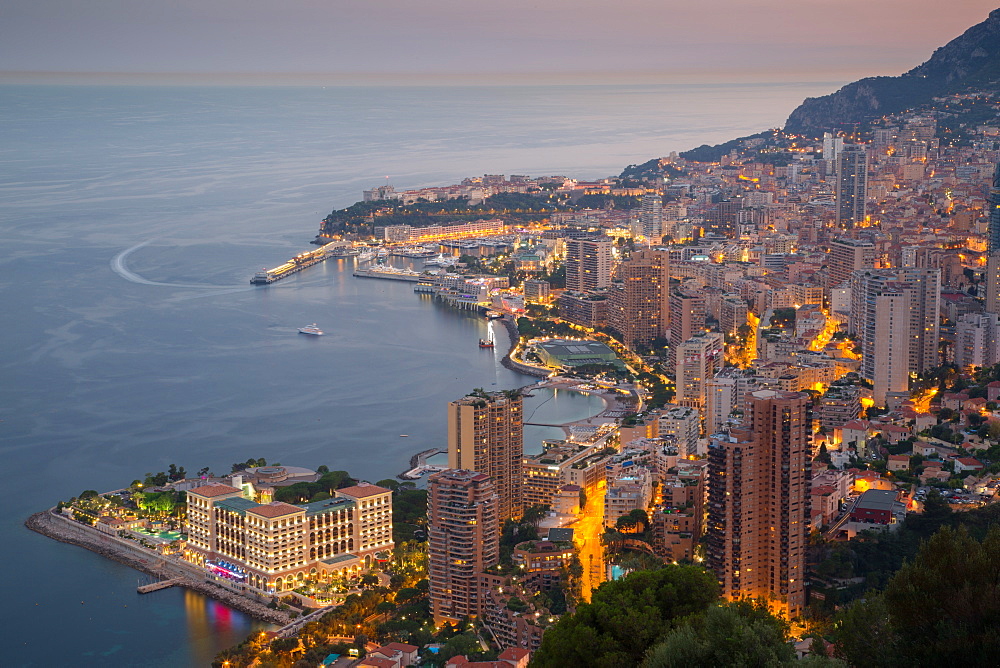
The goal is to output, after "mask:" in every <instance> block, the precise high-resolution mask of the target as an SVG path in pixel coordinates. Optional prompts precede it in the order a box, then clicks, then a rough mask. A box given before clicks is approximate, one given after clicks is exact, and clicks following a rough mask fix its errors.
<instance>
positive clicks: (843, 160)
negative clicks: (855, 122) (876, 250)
mask: <svg viewBox="0 0 1000 668" xmlns="http://www.w3.org/2000/svg"><path fill="white" fill-rule="evenodd" d="M836 164H837V174H836V180H837V183H836V186H837V190H836V192H837V220H836V223H837V227H840V228H852V227H854V226H856V225H857V224H858V223H860V222H861V221H863V220H864V219H865V200H866V199H867V198H868V154H867V153H866V152H865V147H864V146H862V145H859V144H849V145H847V146H845V147H844V148H843V150H841V151H839V152H838V154H837V160H836Z"/></svg>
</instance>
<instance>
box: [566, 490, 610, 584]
mask: <svg viewBox="0 0 1000 668" xmlns="http://www.w3.org/2000/svg"><path fill="white" fill-rule="evenodd" d="M604 494H605V487H604V484H603V483H601V485H600V486H599V488H598V489H597V490H596V491H594V492H592V493H590V494H588V495H587V506H586V508H584V510H583V512H582V514H581V515H580V518H579V519H578V520H577V521H576V522H574V523H573V529H574V533H573V542H574V543H575V544H576V549H577V552H579V554H580V563H581V564H583V583H582V585H583V586H582V588H581V589H582V595H583V600H585V601H588V602H589V601H590V596H591V592H593V590H594V589H597V587H598V586H600V584H601V583H602V582H604V580H605V577H604V574H605V568H604V547H603V546H602V545H601V534H602V533H604Z"/></svg>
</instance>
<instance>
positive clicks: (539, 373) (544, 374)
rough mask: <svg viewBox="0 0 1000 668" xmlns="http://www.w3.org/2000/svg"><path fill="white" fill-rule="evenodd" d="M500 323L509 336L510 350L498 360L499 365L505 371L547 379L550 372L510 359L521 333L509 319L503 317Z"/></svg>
mask: <svg viewBox="0 0 1000 668" xmlns="http://www.w3.org/2000/svg"><path fill="white" fill-rule="evenodd" d="M500 322H502V323H503V326H504V327H506V328H507V333H508V334H510V348H509V349H508V350H507V354H506V355H504V356H503V359H501V360H500V364H502V365H503V367H504V368H506V369H510V370H511V371H517V372H518V373H523V374H525V375H528V376H535V377H537V378H548V376H549V375H550V374H551V373H552V371H551V370H549V369H541V368H539V367H534V366H529V365H527V364H522V363H520V362H516V361H514V360H513V359H511V356H510V355H511V353H513V352H514V348H516V347H517V342H518V341H520V340H521V332H520V331H518V329H517V323H515V322H513V321H512V320H510V318H507V317H504V318H503V319H502V320H500Z"/></svg>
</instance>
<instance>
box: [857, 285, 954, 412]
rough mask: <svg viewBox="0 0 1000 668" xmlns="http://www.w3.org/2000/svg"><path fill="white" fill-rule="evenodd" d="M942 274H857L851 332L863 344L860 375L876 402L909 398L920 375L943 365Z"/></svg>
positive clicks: (882, 403)
mask: <svg viewBox="0 0 1000 668" xmlns="http://www.w3.org/2000/svg"><path fill="white" fill-rule="evenodd" d="M940 300H941V270H940V269H926V268H917V267H900V268H898V269H877V270H870V271H859V272H855V273H854V275H853V277H852V279H851V318H850V322H849V326H850V330H851V331H852V333H855V334H858V335H859V337H860V339H861V353H862V360H861V375H862V376H863V377H864V378H865V379H866V380H868V381H869V382H871V383H872V385H873V386H874V389H873V390H872V395H873V398H874V400H875V403H876V404H877V405H879V406H883V405H885V403H886V400H887V398H889V396H890V395H896V394H901V393H906V392H907V391H908V390H909V381H910V378H911V377H912V376H914V375H915V374H919V373H922V372H924V371H926V370H928V369H932V368H934V367H936V366H938V364H939V359H940V356H939V352H938V343H939V323H938V320H939V316H940Z"/></svg>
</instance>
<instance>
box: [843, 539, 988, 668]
mask: <svg viewBox="0 0 1000 668" xmlns="http://www.w3.org/2000/svg"><path fill="white" fill-rule="evenodd" d="M998 624H1000V527H997V526H993V527H992V528H990V530H989V532H988V533H987V534H986V537H985V539H984V540H983V541H982V542H980V541H977V540H976V539H975V538H973V537H972V536H970V535H969V533H968V532H967V531H966V529H965V527H960V528H959V529H957V530H956V529H952V528H951V527H947V526H945V527H943V528H942V529H941V530H940V531H938V532H937V533H936V534H934V536H932V537H931V539H930V540H929V541H927V542H926V543H925V544H924V545H922V546H921V548H920V551H919V552H918V553H917V557H916V558H915V559H914V560H913V561H911V562H910V563H907V564H905V565H904V566H903V567H902V568H901V569H900V570H899V571H898V572H897V573H896V574H895V575H894V576H893V577H892V579H891V580H889V584H888V586H887V587H886V589H885V592H884V593H882V594H878V595H876V596H873V597H870V598H868V599H867V600H866V601H864V602H862V603H856V604H854V605H853V606H851V607H850V608H849V609H848V610H847V612H846V613H845V614H844V616H843V618H842V619H841V623H840V624H839V625H838V627H837V632H836V641H837V652H838V654H839V655H840V656H842V657H843V658H844V659H846V660H847V661H848V662H849V663H851V664H852V665H855V666H859V667H860V668H864V667H865V666H878V665H887V664H886V663H885V662H884V661H881V659H884V658H891V661H890V663H891V664H893V665H908V666H918V665H919V666H930V665H963V664H964V665H981V664H982V659H983V657H989V656H1000V634H998V633H997V632H996V629H997V625H998ZM873 648H876V650H877V651H876V652H873V651H872V649H873ZM883 650H884V651H883Z"/></svg>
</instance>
